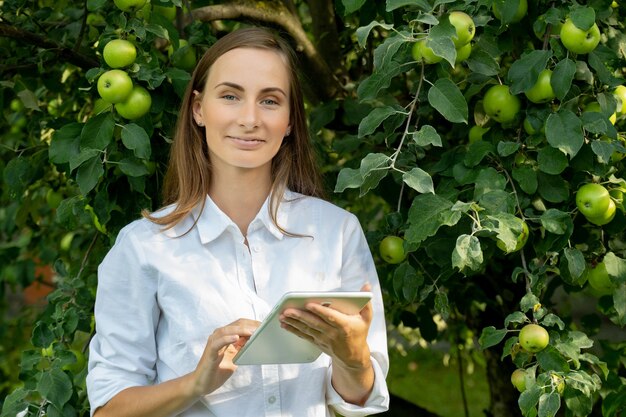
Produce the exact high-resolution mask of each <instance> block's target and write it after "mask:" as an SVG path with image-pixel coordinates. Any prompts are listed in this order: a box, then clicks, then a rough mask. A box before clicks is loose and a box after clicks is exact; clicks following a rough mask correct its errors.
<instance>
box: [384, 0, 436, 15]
mask: <svg viewBox="0 0 626 417" xmlns="http://www.w3.org/2000/svg"><path fill="white" fill-rule="evenodd" d="M404 6H415V7H418V8H419V9H421V10H423V11H425V12H428V11H430V10H431V9H433V8H432V7H431V6H430V4H428V2H427V1H426V0H387V6H386V7H385V11H388V12H391V11H394V10H396V9H399V8H400V7H404ZM435 7H436V6H435Z"/></svg>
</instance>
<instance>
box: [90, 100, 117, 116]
mask: <svg viewBox="0 0 626 417" xmlns="http://www.w3.org/2000/svg"><path fill="white" fill-rule="evenodd" d="M112 108H113V105H112V104H111V103H109V102H108V101H106V100H104V99H102V98H99V99H96V101H95V102H94V103H93V114H100V113H104V112H107V111H111V109H112Z"/></svg>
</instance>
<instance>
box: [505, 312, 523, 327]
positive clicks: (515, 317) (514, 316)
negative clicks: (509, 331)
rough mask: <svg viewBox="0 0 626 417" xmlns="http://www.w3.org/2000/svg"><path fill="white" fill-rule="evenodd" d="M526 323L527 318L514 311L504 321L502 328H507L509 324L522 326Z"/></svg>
mask: <svg viewBox="0 0 626 417" xmlns="http://www.w3.org/2000/svg"><path fill="white" fill-rule="evenodd" d="M526 322H528V317H526V314H524V313H522V312H521V311H514V312H513V313H511V314H509V315H508V316H506V318H505V319H504V327H509V324H511V323H518V324H523V323H526Z"/></svg>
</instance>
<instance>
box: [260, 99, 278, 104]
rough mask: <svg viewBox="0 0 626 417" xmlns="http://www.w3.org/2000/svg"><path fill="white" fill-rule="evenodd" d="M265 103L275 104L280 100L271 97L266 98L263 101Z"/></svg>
mask: <svg viewBox="0 0 626 417" xmlns="http://www.w3.org/2000/svg"><path fill="white" fill-rule="evenodd" d="M262 103H263V104H266V105H269V106H275V105H277V104H278V102H277V101H276V100H274V99H271V98H266V99H265V100H263V101H262Z"/></svg>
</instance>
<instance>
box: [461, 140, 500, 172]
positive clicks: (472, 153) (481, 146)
mask: <svg viewBox="0 0 626 417" xmlns="http://www.w3.org/2000/svg"><path fill="white" fill-rule="evenodd" d="M490 153H495V148H494V146H493V144H492V143H491V142H487V141H485V140H478V141H476V142H474V143H472V144H471V145H470V146H469V147H468V148H467V154H466V155H465V158H464V159H463V163H464V164H465V165H466V166H468V167H470V168H472V167H475V166H476V165H478V164H480V162H481V161H482V160H483V159H484V158H485V157H486V156H487V155H489V154H490Z"/></svg>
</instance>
